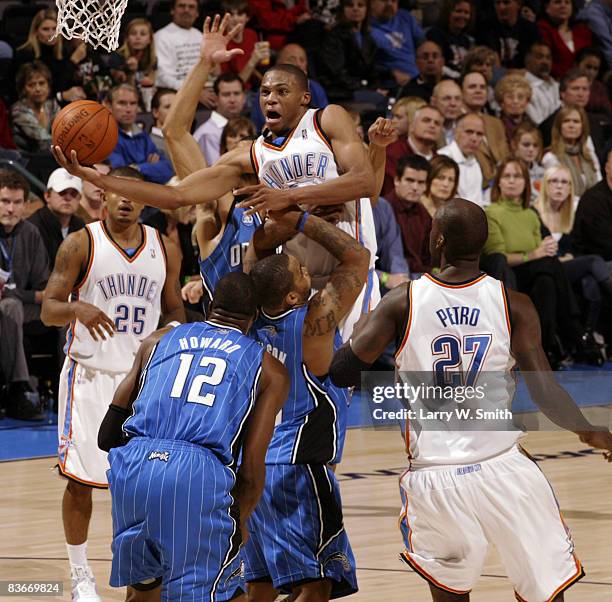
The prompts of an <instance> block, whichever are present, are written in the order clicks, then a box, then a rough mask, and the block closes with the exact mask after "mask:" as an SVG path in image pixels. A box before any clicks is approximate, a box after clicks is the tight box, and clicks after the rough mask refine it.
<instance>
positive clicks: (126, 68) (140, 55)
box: [109, 18, 157, 109]
mask: <svg viewBox="0 0 612 602" xmlns="http://www.w3.org/2000/svg"><path fill="white" fill-rule="evenodd" d="M109 67H110V70H111V75H112V77H113V80H114V81H115V82H116V83H119V84H122V83H128V84H132V85H133V86H135V87H136V88H137V90H138V92H139V94H140V95H141V97H142V98H143V101H145V105H150V102H151V98H152V97H153V94H152V92H153V86H154V85H155V71H156V69H157V55H156V54H155V40H154V39H153V26H152V25H151V23H150V22H149V21H148V19H143V18H137V19H132V20H131V21H130V22H129V23H128V24H127V27H126V30H125V38H124V42H123V44H122V45H121V46H120V48H119V49H118V50H117V51H116V52H113V54H112V55H111V57H110V61H109ZM143 89H144V90H147V92H144V93H143ZM148 92H150V93H148ZM147 101H148V102H147ZM146 108H147V109H149V107H146Z"/></svg>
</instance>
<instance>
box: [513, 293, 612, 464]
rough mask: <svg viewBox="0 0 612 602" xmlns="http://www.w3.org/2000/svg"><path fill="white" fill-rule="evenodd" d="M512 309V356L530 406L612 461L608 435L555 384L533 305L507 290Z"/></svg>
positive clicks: (610, 437) (605, 430)
mask: <svg viewBox="0 0 612 602" xmlns="http://www.w3.org/2000/svg"><path fill="white" fill-rule="evenodd" d="M508 299H509V302H510V307H511V308H512V353H513V355H514V357H515V359H516V361H517V363H518V365H519V368H520V369H521V374H522V375H523V377H524V378H525V382H526V384H527V388H528V389H529V393H530V394H531V398H532V399H533V401H534V403H535V404H536V405H537V406H538V407H539V408H540V409H541V410H542V412H543V413H544V415H545V416H546V417H547V418H549V419H550V420H552V422H554V423H555V424H556V425H558V426H560V427H562V428H564V429H566V430H569V431H572V432H574V433H576V435H578V437H580V440H581V441H582V442H583V443H586V444H587V445H591V446H592V447H597V448H599V449H605V450H606V453H605V454H604V456H605V458H606V459H607V460H608V462H612V434H611V433H610V431H609V430H608V429H607V428H604V427H596V426H593V425H592V424H591V423H590V422H589V421H588V420H587V419H586V418H585V417H584V416H583V414H582V412H581V411H580V408H578V406H577V405H576V403H575V401H574V400H573V399H572V397H571V396H570V395H569V393H568V392H567V391H566V390H565V389H564V388H563V387H562V386H561V385H559V383H558V382H557V380H556V379H555V377H554V373H553V372H552V370H551V369H550V364H549V363H548V359H547V358H546V354H545V353H544V350H543V349H542V344H541V342H540V341H541V340H542V337H541V332H540V319H539V318H538V314H537V312H536V310H535V307H534V306H533V303H532V302H531V300H530V299H529V297H527V295H524V294H522V293H517V292H515V291H508Z"/></svg>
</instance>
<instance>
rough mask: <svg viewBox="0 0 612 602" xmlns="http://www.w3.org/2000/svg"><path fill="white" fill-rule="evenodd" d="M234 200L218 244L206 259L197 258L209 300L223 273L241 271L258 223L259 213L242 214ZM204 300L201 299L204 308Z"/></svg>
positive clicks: (259, 221)
mask: <svg viewBox="0 0 612 602" xmlns="http://www.w3.org/2000/svg"><path fill="white" fill-rule="evenodd" d="M238 200H239V199H237V198H234V201H233V203H232V206H231V208H230V210H229V213H228V216H227V223H226V225H225V230H224V231H223V234H222V236H221V240H220V241H219V244H218V245H217V247H216V248H215V250H214V251H213V252H212V253H211V254H210V255H209V256H208V257H207V258H206V259H200V262H199V263H200V275H201V276H202V283H203V284H204V293H205V295H206V296H207V297H208V300H211V299H212V295H213V292H214V291H215V287H216V286H217V283H218V282H219V280H221V278H223V276H225V275H226V274H229V273H230V272H242V258H243V257H244V254H245V253H246V249H247V246H248V244H249V242H250V241H251V238H252V237H253V234H254V233H255V230H256V229H257V227H258V226H259V225H260V224H261V220H260V219H259V215H257V214H256V213H255V214H253V215H245V211H247V210H246V209H241V208H239V207H236V203H237V202H238ZM206 301H207V300H206V299H204V305H205V307H206V305H207V302H206Z"/></svg>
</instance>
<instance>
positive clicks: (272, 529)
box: [243, 464, 357, 598]
mask: <svg viewBox="0 0 612 602" xmlns="http://www.w3.org/2000/svg"><path fill="white" fill-rule="evenodd" d="M249 534H250V537H249V540H248V541H247V543H246V544H245V545H244V547H243V558H244V569H245V573H244V576H245V580H246V581H265V580H268V579H269V580H271V581H272V584H273V585H274V587H275V588H276V589H277V590H280V591H282V592H286V593H288V592H290V591H291V588H292V587H293V586H295V585H298V584H300V583H303V582H306V581H313V580H317V579H325V578H328V579H330V580H331V582H332V595H331V597H332V598H341V597H343V596H348V595H350V594H353V593H355V592H356V591H357V576H356V573H355V558H354V556H353V551H352V550H351V545H350V543H349V540H348V536H347V534H346V531H345V530H344V524H343V518H342V502H341V499H340V488H339V486H338V482H337V481H336V477H335V475H334V473H333V472H332V471H331V470H329V468H327V466H325V465H321V464H297V465H290V464H269V465H267V466H266V484H265V487H264V492H263V495H262V497H261V500H260V501H259V504H258V505H257V507H256V508H255V510H254V512H253V514H252V515H251V517H250V518H249Z"/></svg>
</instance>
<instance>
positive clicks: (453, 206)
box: [431, 197, 489, 261]
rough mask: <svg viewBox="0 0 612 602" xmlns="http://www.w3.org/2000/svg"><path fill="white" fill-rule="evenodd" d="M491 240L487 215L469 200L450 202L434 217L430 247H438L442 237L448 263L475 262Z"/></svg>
mask: <svg viewBox="0 0 612 602" xmlns="http://www.w3.org/2000/svg"><path fill="white" fill-rule="evenodd" d="M488 236H489V227H488V224H487V216H486V214H485V212H484V211H483V210H482V208H481V207H479V206H478V205H477V204H476V203H473V202H472V201H468V200H467V199H462V198H459V197H455V198H453V199H450V200H449V201H447V202H446V203H444V204H443V205H442V206H441V207H440V208H439V209H438V211H436V214H435V215H434V219H433V224H432V230H431V238H432V240H431V246H432V247H436V246H437V244H438V241H439V239H440V237H443V238H444V242H443V246H442V249H441V251H442V252H443V253H444V257H445V258H446V259H447V260H448V261H456V260H460V259H465V260H474V259H475V258H477V257H478V255H480V253H481V251H482V248H483V247H484V245H485V243H486V242H487V237H488ZM433 239H435V240H433ZM432 255H434V253H433V248H432Z"/></svg>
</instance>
